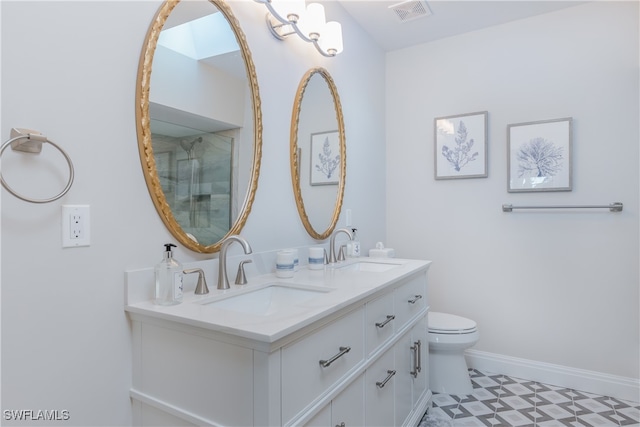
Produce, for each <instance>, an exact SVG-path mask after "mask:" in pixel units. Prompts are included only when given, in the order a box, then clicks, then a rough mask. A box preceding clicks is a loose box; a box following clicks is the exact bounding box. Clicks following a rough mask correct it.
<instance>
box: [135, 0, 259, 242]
mask: <svg viewBox="0 0 640 427" xmlns="http://www.w3.org/2000/svg"><path fill="white" fill-rule="evenodd" d="M191 1H192V0H191ZM203 2H206V3H207V4H211V5H213V6H215V7H216V8H217V10H218V11H219V13H221V14H222V15H223V16H224V17H225V19H226V21H227V23H228V24H229V27H230V28H231V30H232V31H233V34H234V36H235V39H236V41H237V44H238V45H239V48H240V49H239V50H240V53H241V55H242V59H243V61H244V69H245V70H244V71H245V73H246V78H247V84H248V87H249V90H250V98H251V102H252V106H251V108H250V109H251V115H252V116H253V117H252V119H253V123H252V124H253V131H252V136H253V138H252V141H251V142H252V148H253V156H252V157H251V159H250V170H246V171H240V172H236V173H241V174H244V175H245V176H247V180H248V183H247V184H246V185H245V186H246V188H247V190H246V194H245V197H244V200H243V201H242V200H239V201H238V204H239V205H238V207H237V215H236V217H235V219H231V220H230V226H229V230H228V232H227V233H226V234H225V235H224V236H223V237H222V238H220V239H219V240H218V241H216V242H210V243H207V244H203V243H199V242H198V241H197V239H196V238H195V237H194V236H193V235H192V234H191V233H187V232H185V230H184V229H183V227H182V226H181V224H180V223H179V221H178V220H177V219H176V215H175V214H174V212H173V211H172V208H171V206H170V204H169V203H168V201H167V197H166V194H165V192H164V190H163V187H162V184H161V180H160V177H159V173H158V167H157V160H156V157H155V155H154V151H153V144H152V134H151V121H152V118H151V116H150V89H151V71H152V65H153V59H154V54H155V52H156V48H157V46H158V39H159V36H160V33H161V31H162V29H163V27H164V25H165V23H166V21H167V19H168V18H169V16H170V14H171V12H172V11H173V10H174V8H175V7H176V6H177V5H178V4H179V3H180V1H165V2H164V3H163V4H162V5H161V7H160V9H159V10H158V12H157V14H156V16H155V18H154V20H153V23H152V25H151V27H150V28H149V30H148V32H147V36H146V39H145V42H144V45H143V50H142V54H141V58H140V64H139V67H138V78H137V86H136V108H135V110H136V127H137V133H138V148H139V151H140V161H141V163H142V168H143V172H144V177H145V181H146V184H147V188H148V190H149V194H150V195H151V199H152V200H153V203H154V206H155V208H156V210H157V211H158V214H159V215H160V218H161V219H162V221H163V223H164V224H165V226H166V227H167V228H168V230H169V231H170V232H171V234H172V235H173V236H174V237H175V238H176V239H177V240H178V241H179V242H180V243H181V244H183V245H184V246H185V247H187V248H189V249H191V250H193V251H196V252H201V253H212V252H217V251H219V250H220V243H221V241H222V240H223V238H224V237H226V236H229V235H232V234H238V233H239V232H240V230H242V228H243V226H244V224H245V222H246V220H247V217H248V215H249V213H250V211H251V206H252V204H253V200H254V198H255V193H256V190H257V185H258V176H259V172H260V162H261V154H262V114H261V109H260V107H261V103H260V96H259V90H258V79H257V75H256V71H255V67H254V64H253V60H252V58H251V53H250V51H249V47H248V45H247V41H246V38H245V36H244V33H243V32H242V30H241V29H240V25H239V23H238V21H237V19H236V18H235V16H234V15H233V13H232V11H231V9H230V8H229V6H228V5H227V4H226V3H224V2H223V1H220V0H203ZM214 96H215V94H210V97H214ZM232 167H233V166H232ZM247 169H248V168H247Z"/></svg>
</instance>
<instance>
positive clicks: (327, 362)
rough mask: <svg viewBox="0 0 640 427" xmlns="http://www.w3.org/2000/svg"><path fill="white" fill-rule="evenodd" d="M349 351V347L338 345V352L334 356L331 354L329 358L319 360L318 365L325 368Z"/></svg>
mask: <svg viewBox="0 0 640 427" xmlns="http://www.w3.org/2000/svg"><path fill="white" fill-rule="evenodd" d="M349 351H351V347H340V353H338V354H336V355H335V356H333V357H332V358H331V359H329V360H321V361H320V366H322V367H323V368H326V367H327V366H329V365H331V364H332V363H333V362H335V361H336V360H338V359H339V358H340V357H342V356H344V355H345V354H347V353H349Z"/></svg>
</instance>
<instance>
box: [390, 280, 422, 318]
mask: <svg viewBox="0 0 640 427" xmlns="http://www.w3.org/2000/svg"><path fill="white" fill-rule="evenodd" d="M394 300H395V311H396V320H395V321H396V330H397V329H400V328H402V327H403V326H404V325H405V324H406V323H407V322H408V321H409V320H410V319H411V318H413V317H414V316H416V315H417V314H418V313H420V312H421V311H423V310H424V309H425V307H426V306H427V279H426V276H425V275H422V274H419V275H417V276H414V277H412V278H410V279H409V280H408V281H407V283H405V284H403V285H401V286H399V287H398V288H397V289H396V290H395V296H394Z"/></svg>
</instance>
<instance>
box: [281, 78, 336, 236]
mask: <svg viewBox="0 0 640 427" xmlns="http://www.w3.org/2000/svg"><path fill="white" fill-rule="evenodd" d="M315 74H319V75H320V76H322V77H323V78H324V80H325V81H326V83H327V85H328V86H329V90H330V91H331V97H332V98H333V103H334V108H335V113H336V120H337V122H338V134H339V139H340V159H341V161H340V175H339V180H338V193H337V197H336V203H335V205H334V210H333V214H332V217H331V221H330V223H329V226H328V228H327V229H326V230H324V231H322V232H318V231H317V230H315V229H314V228H313V225H312V224H311V222H310V221H309V216H308V215H307V212H306V210H305V207H304V200H303V197H302V188H301V185H300V173H299V171H300V160H301V159H299V158H298V157H299V151H298V125H299V120H300V110H301V107H302V99H303V96H304V91H305V89H306V88H307V85H308V84H309V82H310V81H311V78H312V77H313V76H314V75H315ZM290 164H291V181H292V184H293V192H294V195H295V200H296V206H297V208H298V214H299V215H300V219H301V220H302V224H303V225H304V228H305V229H306V230H307V233H309V235H310V236H311V237H313V238H314V239H316V240H324V239H327V238H329V236H331V233H333V230H334V229H335V227H336V224H337V223H338V217H339V216H340V210H341V209H342V199H343V197H344V186H345V178H346V171H347V149H346V143H345V130H344V117H343V116H342V105H341V104H340V96H339V95H338V88H337V87H336V85H335V83H334V81H333V78H332V77H331V75H330V74H329V72H328V71H327V70H326V69H324V68H322V67H316V68H312V69H310V70H309V71H307V72H306V73H305V75H304V76H303V78H302V80H301V81H300V84H299V85H298V90H297V93H296V99H295V103H294V107H293V112H292V117H291V135H290Z"/></svg>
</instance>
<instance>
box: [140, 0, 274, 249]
mask: <svg viewBox="0 0 640 427" xmlns="http://www.w3.org/2000/svg"><path fill="white" fill-rule="evenodd" d="M152 69H153V72H152ZM136 122H137V132H138V147H139V150H140V160H141V162H142V168H143V171H144V177H145V180H146V183H147V187H148V189H149V193H150V195H151V199H152V200H153V203H154V205H155V207H156V210H157V211H158V213H159V215H160V217H161V218H162V221H163V222H164V224H165V225H166V226H167V228H168V229H169V231H170V232H171V234H173V236H174V237H175V238H176V239H177V240H178V241H179V242H180V243H182V244H183V245H184V246H186V247H187V248H189V249H191V250H194V251H196V252H204V253H211V252H216V251H218V250H219V249H220V242H221V241H222V240H223V239H224V238H225V237H226V236H228V235H231V234H237V233H239V232H240V230H241V229H242V227H243V226H244V224H245V222H246V220H247V217H248V215H249V212H250V211H251V205H252V203H253V199H254V197H255V192H256V189H257V185H258V175H259V172H260V157H261V152H262V116H261V111H260V96H259V92H258V79H257V76H256V72H255V67H254V65H253V60H252V59H251V53H250V51H249V47H248V46H247V41H246V39H245V36H244V33H243V32H242V30H241V29H240V25H239V23H238V21H237V19H236V18H235V17H234V16H233V13H232V12H231V9H230V8H229V6H227V4H226V3H224V2H223V1H221V0H188V1H186V0H184V1H179V0H178V1H166V2H165V3H163V4H162V6H161V7H160V10H159V11H158V13H157V14H156V17H155V19H154V22H153V23H152V25H151V27H150V28H149V31H148V32H147V37H146V39H145V44H144V46H143V51H142V56H141V58H140V65H139V67H138V82H137V87H136Z"/></svg>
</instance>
